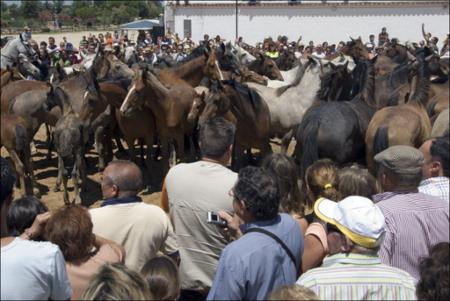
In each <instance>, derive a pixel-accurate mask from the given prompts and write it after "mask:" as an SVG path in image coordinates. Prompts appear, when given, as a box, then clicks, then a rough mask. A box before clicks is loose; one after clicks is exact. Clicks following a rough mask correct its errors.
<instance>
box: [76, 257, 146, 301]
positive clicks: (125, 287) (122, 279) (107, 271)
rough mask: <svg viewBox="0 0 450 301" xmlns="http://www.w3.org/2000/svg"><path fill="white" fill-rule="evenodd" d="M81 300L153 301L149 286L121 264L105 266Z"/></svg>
mask: <svg viewBox="0 0 450 301" xmlns="http://www.w3.org/2000/svg"><path fill="white" fill-rule="evenodd" d="M81 300H153V295H152V293H151V292H150V289H149V287H148V284H147V283H146V282H145V281H144V279H143V278H142V277H141V275H139V274H138V273H137V272H135V271H132V270H130V269H129V268H127V267H126V266H125V265H123V264H121V263H113V264H105V265H104V266H102V267H101V268H100V270H99V272H98V273H97V274H95V275H94V276H93V277H92V278H91V280H90V281H89V286H88V288H87V289H86V291H85V292H84V293H83V295H82V296H81Z"/></svg>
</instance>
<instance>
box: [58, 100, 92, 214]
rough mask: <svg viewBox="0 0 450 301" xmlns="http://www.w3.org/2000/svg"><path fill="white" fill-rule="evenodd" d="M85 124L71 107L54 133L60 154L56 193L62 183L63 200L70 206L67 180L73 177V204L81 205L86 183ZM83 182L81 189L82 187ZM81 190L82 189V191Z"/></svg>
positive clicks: (59, 121)
mask: <svg viewBox="0 0 450 301" xmlns="http://www.w3.org/2000/svg"><path fill="white" fill-rule="evenodd" d="M83 126H84V125H83V122H82V121H81V120H80V118H79V117H78V115H77V114H76V113H75V112H74V111H73V109H72V108H71V107H69V108H67V109H66V110H65V112H64V114H63V116H62V117H61V118H60V119H59V120H58V122H57V123H56V126H55V130H54V132H53V140H54V141H55V146H56V152H57V154H58V176H57V179H56V185H55V188H54V191H59V190H60V187H61V182H62V184H63V187H64V194H63V199H64V203H65V204H66V205H68V204H70V201H69V192H68V189H67V180H68V178H70V177H72V180H73V185H74V190H75V198H74V200H73V201H72V203H76V204H81V197H80V193H81V191H82V187H83V184H85V183H86V180H87V176H86V163H85V160H84V153H85V145H86V143H87V139H86V137H85V135H83V131H84V129H83ZM80 180H81V184H82V185H81V187H80ZM80 188H81V189H80Z"/></svg>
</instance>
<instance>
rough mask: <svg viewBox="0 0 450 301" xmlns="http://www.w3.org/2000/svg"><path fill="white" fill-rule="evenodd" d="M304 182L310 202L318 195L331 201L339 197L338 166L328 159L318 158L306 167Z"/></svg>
mask: <svg viewBox="0 0 450 301" xmlns="http://www.w3.org/2000/svg"><path fill="white" fill-rule="evenodd" d="M305 184H306V189H307V194H308V198H309V199H310V201H311V202H315V201H316V200H317V199H318V198H320V197H323V198H327V199H330V200H333V201H337V200H338V199H339V195H338V191H337V188H338V168H337V166H336V164H335V163H334V162H333V161H331V160H329V159H321V160H318V161H316V162H314V163H313V164H312V165H310V166H309V167H308V168H307V169H306V173H305Z"/></svg>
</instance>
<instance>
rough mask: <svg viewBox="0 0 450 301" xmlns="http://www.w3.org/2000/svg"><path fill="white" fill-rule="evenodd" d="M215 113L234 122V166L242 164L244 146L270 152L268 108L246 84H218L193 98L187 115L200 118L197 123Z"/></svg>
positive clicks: (264, 153)
mask: <svg viewBox="0 0 450 301" xmlns="http://www.w3.org/2000/svg"><path fill="white" fill-rule="evenodd" d="M215 116H223V117H224V118H225V119H227V120H229V121H231V122H233V123H235V124H236V144H235V159H236V160H235V161H234V162H235V163H236V164H233V165H234V166H235V167H240V166H241V164H242V162H240V161H241V159H242V157H243V156H242V155H243V151H244V149H247V150H249V149H251V148H256V149H259V150H261V153H262V155H263V156H264V155H266V154H269V153H271V152H272V149H271V147H270V143H269V142H270V113H269V108H268V107H267V104H266V103H265V102H264V101H263V100H262V99H261V98H260V97H259V95H258V94H257V93H254V92H253V91H252V90H251V89H249V88H248V87H246V86H244V85H241V84H239V83H237V82H234V81H231V82H229V83H219V84H218V86H215V87H213V88H212V89H211V91H210V92H209V93H208V94H207V95H206V96H205V94H203V95H202V97H200V98H198V99H196V101H195V102H194V104H193V106H192V108H191V111H190V114H189V118H190V119H191V120H194V119H196V117H199V123H200V124H201V123H202V122H204V121H205V120H208V119H210V118H212V117H215Z"/></svg>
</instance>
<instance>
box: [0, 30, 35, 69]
mask: <svg viewBox="0 0 450 301" xmlns="http://www.w3.org/2000/svg"><path fill="white" fill-rule="evenodd" d="M20 54H21V55H22V56H23V57H24V58H33V59H37V53H36V51H35V50H34V49H33V48H32V47H31V46H29V45H28V44H26V42H24V41H22V37H18V38H15V39H12V40H10V41H8V43H6V45H5V46H4V47H3V48H2V53H1V60H0V69H6V67H8V66H9V67H12V66H13V65H14V63H16V62H17V58H18V57H19V55H20Z"/></svg>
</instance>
